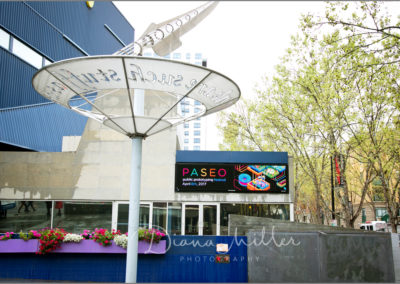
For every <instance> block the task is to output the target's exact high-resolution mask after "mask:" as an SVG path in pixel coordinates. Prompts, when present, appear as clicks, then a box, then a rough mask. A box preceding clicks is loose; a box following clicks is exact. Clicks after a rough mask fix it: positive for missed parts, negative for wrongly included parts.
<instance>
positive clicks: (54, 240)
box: [0, 229, 166, 254]
mask: <svg viewBox="0 0 400 284" xmlns="http://www.w3.org/2000/svg"><path fill="white" fill-rule="evenodd" d="M18 235H19V237H20V239H15V237H17V236H18ZM164 236H165V234H163V233H161V232H160V231H158V230H155V229H150V230H144V229H142V230H140V231H139V243H138V253H140V254H165V253H166V240H161V238H162V237H164ZM127 239H128V238H127V234H121V233H120V232H119V231H114V230H113V231H112V232H109V231H108V230H106V229H96V230H95V231H94V232H89V231H87V230H85V231H84V233H83V234H80V235H77V234H70V233H67V232H65V231H64V230H62V229H46V230H41V231H31V232H29V233H28V234H24V233H20V234H14V233H6V234H5V235H3V236H2V237H0V240H1V241H0V253H36V254H47V253H53V252H54V253H114V254H115V253H117V254H123V253H126V247H127Z"/></svg>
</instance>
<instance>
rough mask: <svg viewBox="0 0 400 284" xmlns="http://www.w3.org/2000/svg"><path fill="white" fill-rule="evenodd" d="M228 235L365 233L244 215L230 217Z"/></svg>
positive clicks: (349, 229)
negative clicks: (258, 232) (250, 231)
mask: <svg viewBox="0 0 400 284" xmlns="http://www.w3.org/2000/svg"><path fill="white" fill-rule="evenodd" d="M228 222H229V223H228V235H230V236H232V235H237V236H245V235H246V233H247V232H248V231H249V230H263V229H264V230H265V231H269V232H271V231H272V229H273V230H274V231H275V232H315V231H321V232H337V233H344V232H349V233H355V234H357V233H363V232H364V231H361V230H356V229H351V228H342V227H332V226H326V225H316V224H309V223H295V222H290V221H285V220H277V219H270V218H261V217H249V216H242V215H234V214H231V215H229V221H228Z"/></svg>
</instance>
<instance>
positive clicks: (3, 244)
mask: <svg viewBox="0 0 400 284" xmlns="http://www.w3.org/2000/svg"><path fill="white" fill-rule="evenodd" d="M166 243H167V241H166V240H161V241H160V242H159V243H149V242H146V241H139V247H138V252H139V253H140V254H165V253H166ZM38 247H39V240H28V241H24V240H12V239H11V240H5V241H0V253H36V252H37V250H38ZM52 253H114V254H124V253H126V249H124V248H122V247H120V246H117V245H116V244H115V243H114V242H113V243H112V244H111V245H109V246H102V245H100V244H99V243H96V242H95V241H93V240H82V241H81V242H79V243H62V244H61V247H59V248H57V249H56V250H54V251H53V252H52Z"/></svg>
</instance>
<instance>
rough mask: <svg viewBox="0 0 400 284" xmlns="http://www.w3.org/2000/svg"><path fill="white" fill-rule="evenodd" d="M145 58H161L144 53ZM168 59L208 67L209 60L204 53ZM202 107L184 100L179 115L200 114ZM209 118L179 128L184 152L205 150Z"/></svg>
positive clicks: (178, 55) (172, 54)
mask: <svg viewBox="0 0 400 284" xmlns="http://www.w3.org/2000/svg"><path fill="white" fill-rule="evenodd" d="M143 56H147V57H159V56H158V55H157V54H155V53H153V52H144V53H143ZM163 58H166V59H173V60H178V61H184V62H188V63H192V64H195V65H200V66H204V67H207V60H206V59H205V58H204V57H203V54H202V53H190V52H174V53H171V54H168V55H167V56H164V57H163ZM201 111H202V106H201V104H200V103H199V102H197V101H194V100H192V99H186V98H185V99H183V100H182V101H181V102H180V103H179V106H178V113H179V114H180V115H182V116H183V117H190V116H194V115H196V114H199V113H200V112H201ZM206 125H207V117H200V118H196V119H194V120H191V121H189V122H185V123H184V124H181V125H178V126H177V136H178V140H179V144H180V147H181V149H182V150H205V149H206V131H207V128H206Z"/></svg>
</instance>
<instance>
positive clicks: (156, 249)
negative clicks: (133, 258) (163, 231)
mask: <svg viewBox="0 0 400 284" xmlns="http://www.w3.org/2000/svg"><path fill="white" fill-rule="evenodd" d="M166 252H167V241H166V240H161V241H160V242H158V243H149V242H146V241H139V244H138V253H140V254H165V253H166Z"/></svg>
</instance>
